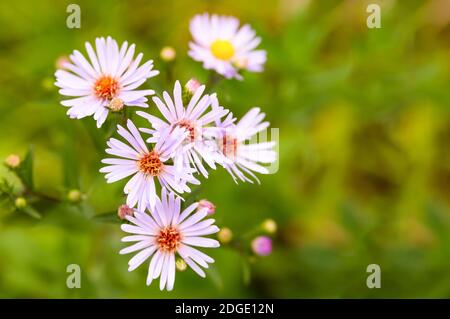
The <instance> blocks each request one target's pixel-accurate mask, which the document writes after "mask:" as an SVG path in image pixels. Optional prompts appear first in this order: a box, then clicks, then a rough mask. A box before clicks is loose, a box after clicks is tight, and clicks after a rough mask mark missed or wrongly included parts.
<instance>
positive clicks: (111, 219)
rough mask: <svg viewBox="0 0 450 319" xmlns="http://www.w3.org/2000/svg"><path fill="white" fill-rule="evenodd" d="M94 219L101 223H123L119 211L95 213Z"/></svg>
mask: <svg viewBox="0 0 450 319" xmlns="http://www.w3.org/2000/svg"><path fill="white" fill-rule="evenodd" d="M92 220H93V221H96V222H100V223H114V224H120V223H121V220H120V219H119V217H117V212H110V213H105V214H99V215H95V216H94V217H92Z"/></svg>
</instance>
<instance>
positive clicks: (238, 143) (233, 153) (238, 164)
mask: <svg viewBox="0 0 450 319" xmlns="http://www.w3.org/2000/svg"><path fill="white" fill-rule="evenodd" d="M213 109H214V106H213ZM264 117H265V114H264V113H261V112H260V109H259V108H257V107H254V108H252V109H251V110H250V111H248V112H247V114H245V115H244V116H243V117H242V119H241V120H240V121H239V122H238V123H237V124H235V123H234V122H235V119H234V118H233V114H231V113H230V114H228V116H227V117H226V118H225V119H224V120H223V121H221V122H220V121H219V122H217V123H216V124H217V126H218V127H220V128H221V131H219V133H218V139H217V143H218V145H219V148H220V150H221V152H222V155H223V160H222V165H223V167H224V168H225V169H226V170H227V171H228V172H229V173H230V175H231V176H232V177H233V179H234V181H235V182H237V181H238V179H240V180H241V181H243V182H246V181H247V182H250V183H252V182H253V181H252V180H251V179H250V178H249V177H248V176H247V175H249V176H250V177H252V178H253V179H254V180H256V181H257V182H258V183H259V179H258V178H257V177H256V175H255V174H254V173H253V172H257V173H260V174H268V173H269V171H268V169H267V168H266V167H264V166H262V165H260V164H269V163H273V162H275V161H276V159H277V153H276V152H275V151H274V150H273V148H274V146H275V141H270V142H261V143H252V141H251V139H252V137H254V136H255V135H256V134H258V133H259V132H261V131H262V130H265V129H266V128H267V127H268V126H269V122H262V120H263V119H264Z"/></svg>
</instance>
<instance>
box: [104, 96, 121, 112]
mask: <svg viewBox="0 0 450 319" xmlns="http://www.w3.org/2000/svg"><path fill="white" fill-rule="evenodd" d="M123 105H124V103H123V100H122V99H119V98H117V97H115V98H113V99H112V100H111V101H110V102H109V105H108V109H110V110H111V112H120V111H121V110H122V109H123Z"/></svg>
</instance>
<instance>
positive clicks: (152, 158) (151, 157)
mask: <svg viewBox="0 0 450 319" xmlns="http://www.w3.org/2000/svg"><path fill="white" fill-rule="evenodd" d="M138 165H139V170H140V171H141V172H143V173H144V174H147V175H151V176H158V175H159V174H160V173H161V171H162V168H163V163H162V162H161V160H160V159H159V155H158V154H157V153H156V152H155V151H151V152H150V153H148V154H145V155H144V156H142V157H141V158H140V159H139V161H138Z"/></svg>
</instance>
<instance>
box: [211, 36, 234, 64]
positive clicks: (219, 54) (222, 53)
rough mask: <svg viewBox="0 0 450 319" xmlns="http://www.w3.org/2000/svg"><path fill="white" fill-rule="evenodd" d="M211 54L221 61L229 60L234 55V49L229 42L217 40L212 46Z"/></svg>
mask: <svg viewBox="0 0 450 319" xmlns="http://www.w3.org/2000/svg"><path fill="white" fill-rule="evenodd" d="M211 52H212V54H213V55H214V56H215V57H216V58H218V59H220V60H229V59H231V58H232V57H233V55H234V48H233V45H232V44H231V42H230V41H228V40H216V41H214V42H213V43H212V44H211Z"/></svg>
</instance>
